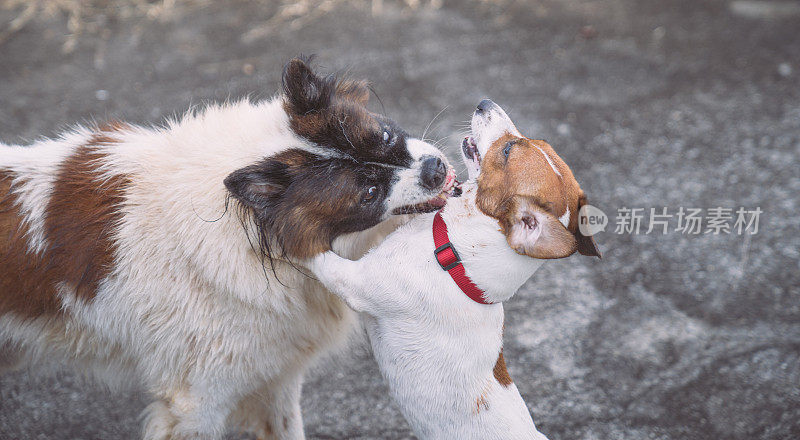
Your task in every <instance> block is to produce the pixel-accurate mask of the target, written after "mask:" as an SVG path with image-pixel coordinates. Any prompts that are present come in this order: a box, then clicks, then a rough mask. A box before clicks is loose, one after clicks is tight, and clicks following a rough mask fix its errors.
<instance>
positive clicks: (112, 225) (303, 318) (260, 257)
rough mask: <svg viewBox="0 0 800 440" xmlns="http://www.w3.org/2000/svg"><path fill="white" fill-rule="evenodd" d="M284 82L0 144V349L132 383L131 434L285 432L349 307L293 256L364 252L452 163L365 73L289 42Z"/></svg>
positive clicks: (433, 195)
mask: <svg viewBox="0 0 800 440" xmlns="http://www.w3.org/2000/svg"><path fill="white" fill-rule="evenodd" d="M283 88H284V92H283V93H282V94H281V95H279V96H277V97H275V98H274V99H271V100H268V101H266V102H260V103H251V102H239V103H235V104H226V105H215V106H211V107H209V108H206V109H205V110H202V111H200V112H198V113H196V114H189V115H187V116H185V117H183V118H181V119H180V120H176V121H171V122H170V123H168V124H167V125H166V126H165V127H161V128H145V127H139V126H133V125H127V124H121V123H116V124H108V125H105V126H101V127H97V128H77V129H75V130H74V131H72V132H70V133H67V134H65V135H64V136H63V137H61V138H60V139H57V140H44V141H40V142H37V143H35V144H33V145H31V146H26V147H24V146H6V145H0V364H3V366H5V367H9V366H19V365H25V364H26V363H27V364H31V363H34V364H39V363H41V362H43V361H47V360H51V359H56V360H60V361H63V362H66V363H69V364H72V365H73V366H76V367H77V368H78V369H79V370H80V371H87V372H91V373H94V374H95V375H100V376H102V377H103V378H105V379H107V380H108V382H110V383H112V384H113V383H127V382H134V383H141V384H143V385H144V386H145V387H146V389H147V390H148V391H149V392H150V393H151V394H152V396H153V397H154V401H153V403H152V404H151V405H150V406H149V407H148V409H147V413H146V414H147V418H146V422H145V426H144V437H145V438H146V439H187V438H192V439H195V438H196V439H218V438H220V437H221V436H222V435H223V433H224V432H225V430H226V428H227V427H231V428H235V429H240V430H245V431H251V432H253V433H255V434H256V435H257V437H258V438H259V439H267V438H269V439H302V438H303V437H304V435H303V425H302V420H301V413H300V405H299V401H300V389H301V384H302V381H303V375H304V374H305V372H306V370H307V368H308V367H309V365H311V364H312V363H313V362H314V361H315V360H316V359H317V358H319V356H320V355H321V354H323V353H326V352H328V351H330V350H331V349H332V348H334V347H337V346H341V345H342V344H341V343H342V342H343V341H344V340H345V339H346V336H347V335H348V334H349V333H350V329H351V328H353V324H354V323H355V322H356V320H355V317H354V314H353V313H352V312H351V311H350V309H348V308H347V307H346V306H345V305H344V304H343V303H342V302H341V301H340V300H339V298H337V297H336V296H333V295H331V294H330V293H329V292H328V291H327V290H326V289H325V288H324V287H323V286H321V285H320V284H319V283H318V282H317V281H315V280H313V279H310V278H309V277H307V276H306V275H304V274H303V273H301V272H300V271H298V270H297V269H296V268H295V267H294V266H293V263H292V261H293V260H294V261H300V260H302V259H306V258H309V257H311V256H313V255H316V254H318V253H320V252H324V251H327V250H330V249H332V248H333V249H335V250H336V251H337V252H339V253H340V254H341V255H345V256H348V257H358V256H360V255H362V254H363V252H365V251H366V250H367V249H369V248H370V247H371V246H373V245H374V244H375V243H377V242H378V241H380V240H381V239H382V238H383V237H385V236H386V234H388V233H389V232H391V231H392V230H393V229H394V228H395V227H396V226H397V225H398V224H399V223H400V219H403V218H405V217H406V216H398V215H393V214H404V213H410V212H425V211H431V210H435V209H437V208H440V207H441V206H443V204H444V199H443V198H442V193H443V192H447V191H449V190H450V189H451V188H452V184H453V181H454V172H453V171H452V169H451V168H450V167H449V165H448V164H447V162H446V160H445V158H444V156H443V154H442V153H441V152H440V151H439V150H437V149H436V148H434V147H433V146H431V145H429V144H428V143H425V142H423V141H421V140H419V139H414V138H412V137H410V136H408V135H407V134H406V133H405V132H404V131H403V130H402V129H400V128H399V127H397V126H396V125H395V124H394V123H393V122H392V121H390V120H389V119H387V118H385V117H383V116H380V115H376V114H374V113H371V112H369V111H368V110H367V109H366V108H365V105H366V102H367V99H368V96H369V93H368V89H367V87H366V85H365V84H364V83H363V82H355V81H340V80H337V79H336V78H334V77H332V76H328V77H320V76H318V75H316V74H315V73H314V72H313V71H312V69H311V68H310V67H309V65H308V63H307V62H306V60H303V59H295V60H292V61H291V62H290V63H288V64H287V66H286V68H285V69H284V73H283ZM229 206H230V208H231V209H230V210H228V207H229Z"/></svg>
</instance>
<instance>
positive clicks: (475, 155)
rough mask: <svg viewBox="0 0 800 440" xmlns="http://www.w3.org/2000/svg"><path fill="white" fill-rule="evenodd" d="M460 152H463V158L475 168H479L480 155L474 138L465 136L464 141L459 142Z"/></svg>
mask: <svg viewBox="0 0 800 440" xmlns="http://www.w3.org/2000/svg"><path fill="white" fill-rule="evenodd" d="M461 151H463V152H464V157H466V158H467V159H469V160H471V161H472V163H473V164H474V165H475V168H478V169H480V168H481V153H480V151H478V143H477V142H475V138H474V137H472V136H467V137H465V138H464V141H463V142H461Z"/></svg>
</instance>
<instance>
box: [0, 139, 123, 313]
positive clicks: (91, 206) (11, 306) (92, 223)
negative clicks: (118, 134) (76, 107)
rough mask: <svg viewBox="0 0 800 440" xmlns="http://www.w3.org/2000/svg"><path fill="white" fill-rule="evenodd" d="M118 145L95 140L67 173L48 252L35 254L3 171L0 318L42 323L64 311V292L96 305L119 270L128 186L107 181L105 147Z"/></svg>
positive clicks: (60, 182)
mask: <svg viewBox="0 0 800 440" xmlns="http://www.w3.org/2000/svg"><path fill="white" fill-rule="evenodd" d="M114 142H116V140H115V139H113V137H111V136H110V135H109V134H107V133H99V134H97V135H95V136H94V137H93V138H92V140H91V141H90V143H89V144H87V145H85V146H82V147H79V148H78V149H77V150H76V151H75V152H74V153H73V154H72V155H71V156H70V157H68V158H67V159H66V160H65V161H64V162H63V163H62V164H61V166H60V168H59V171H58V172H57V175H56V178H55V181H54V184H53V188H52V192H51V197H50V200H49V203H48V205H47V208H46V210H45V220H44V233H45V238H46V240H47V247H46V249H45V250H44V251H43V252H41V253H40V254H38V255H36V254H32V253H29V252H28V243H27V241H28V240H27V237H26V234H27V232H28V230H27V227H26V226H25V225H24V224H23V223H22V220H23V218H22V215H21V213H20V212H19V209H18V207H17V203H18V200H17V196H16V195H15V194H14V193H13V192H14V188H13V187H12V185H11V181H12V179H13V178H14V177H15V176H14V175H13V174H12V173H11V172H8V171H0V273H2V274H3V276H2V278H0V313H5V312H9V311H10V312H14V313H16V314H19V315H21V316H24V317H29V318H35V317H39V316H42V315H51V314H56V313H58V312H59V311H60V309H61V304H60V301H59V299H58V297H57V286H59V285H60V284H62V283H63V285H65V286H68V287H69V288H71V289H74V290H75V292H76V294H77V296H78V297H80V298H82V299H84V300H90V299H92V298H93V297H94V295H95V293H96V290H97V286H98V283H99V282H100V280H101V279H103V278H104V277H105V276H106V275H107V274H108V272H109V271H110V269H111V266H112V264H113V255H114V244H113V242H112V240H111V233H112V231H113V230H114V228H115V226H116V224H117V223H118V221H119V220H120V218H121V213H120V212H119V209H118V208H119V205H120V203H121V202H122V201H123V194H124V189H125V187H126V186H127V184H128V180H127V179H126V178H125V177H122V176H114V177H111V178H109V179H103V178H102V176H101V173H100V171H99V170H98V167H99V166H100V165H101V163H100V162H101V161H102V159H103V158H104V155H103V153H101V152H100V151H99V150H98V148H97V147H98V146H99V145H106V144H111V143H114Z"/></svg>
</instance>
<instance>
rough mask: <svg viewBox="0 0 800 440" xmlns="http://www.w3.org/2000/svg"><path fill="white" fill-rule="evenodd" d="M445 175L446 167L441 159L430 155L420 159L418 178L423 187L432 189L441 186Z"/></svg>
mask: <svg viewBox="0 0 800 440" xmlns="http://www.w3.org/2000/svg"><path fill="white" fill-rule="evenodd" d="M446 176H447V167H446V166H445V164H444V162H443V161H442V159H440V158H438V157H433V156H430V157H428V158H427V159H424V160H423V161H422V172H421V173H420V180H421V181H422V186H424V187H425V188H428V189H434V188H438V187H440V186H442V184H443V183H444V178H445V177H446Z"/></svg>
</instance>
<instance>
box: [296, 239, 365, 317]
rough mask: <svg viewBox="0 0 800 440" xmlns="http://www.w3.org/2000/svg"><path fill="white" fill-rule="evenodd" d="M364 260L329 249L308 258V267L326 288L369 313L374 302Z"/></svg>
mask: <svg viewBox="0 0 800 440" xmlns="http://www.w3.org/2000/svg"><path fill="white" fill-rule="evenodd" d="M363 258H368V257H363ZM363 258H362V260H363ZM362 260H357V261H352V260H348V259H345V258H342V257H340V256H338V255H336V254H335V253H334V252H332V251H329V252H325V253H323V254H319V255H317V256H316V257H314V258H311V259H310V260H308V261H307V262H306V267H308V269H309V270H310V271H311V272H312V273H313V274H314V276H316V277H317V279H318V280H319V282H320V283H322V285H323V286H325V288H326V289H328V290H330V291H331V292H332V293H334V294H336V295H338V296H339V297H340V298H342V300H344V302H346V303H347V305H348V306H350V308H351V309H353V310H355V311H357V312H367V313H369V312H371V311H372V310H373V304H374V302H373V298H372V297H371V293H372V289H371V286H370V285H368V284H367V280H366V279H365V277H364V264H363V262H362Z"/></svg>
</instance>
